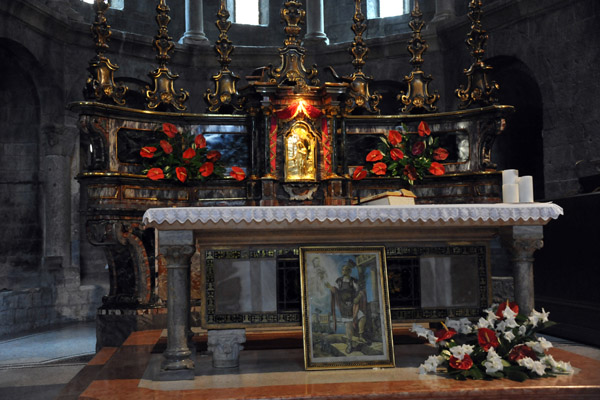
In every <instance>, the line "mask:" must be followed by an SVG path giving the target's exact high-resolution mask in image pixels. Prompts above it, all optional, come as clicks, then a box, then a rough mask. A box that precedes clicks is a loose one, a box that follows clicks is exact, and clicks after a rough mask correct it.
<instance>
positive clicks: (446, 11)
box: [431, 0, 456, 22]
mask: <svg viewBox="0 0 600 400" xmlns="http://www.w3.org/2000/svg"><path fill="white" fill-rule="evenodd" d="M454 3H455V1H454V0H435V15H434V16H433V19H432V20H431V22H439V21H442V20H445V19H449V18H453V17H454V16H456V13H455V8H454V7H455V5H454Z"/></svg>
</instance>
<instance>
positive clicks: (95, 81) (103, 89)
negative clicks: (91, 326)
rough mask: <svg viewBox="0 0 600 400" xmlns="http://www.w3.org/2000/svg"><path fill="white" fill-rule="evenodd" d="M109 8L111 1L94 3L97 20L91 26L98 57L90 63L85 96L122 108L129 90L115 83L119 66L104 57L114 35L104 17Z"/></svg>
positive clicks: (101, 0)
mask: <svg viewBox="0 0 600 400" xmlns="http://www.w3.org/2000/svg"><path fill="white" fill-rule="evenodd" d="M108 7H110V1H109V0H95V1H94V11H95V12H96V19H95V20H94V23H93V24H92V26H91V31H92V34H93V36H94V42H95V44H96V56H95V57H94V58H92V59H91V60H90V61H89V66H88V71H89V73H90V76H89V77H88V78H87V81H86V86H85V89H84V90H83V96H84V98H85V99H87V100H93V101H99V102H114V103H116V104H118V105H121V106H122V105H125V99H124V96H125V94H126V93H127V90H128V88H127V86H124V85H123V84H121V83H119V84H116V83H115V81H114V72H115V71H116V70H118V69H119V66H118V65H116V64H113V63H111V62H110V60H109V59H108V58H107V57H105V56H104V52H105V51H107V50H108V41H109V40H110V36H111V35H112V32H111V30H110V25H108V20H107V19H106V17H105V16H104V13H105V12H106V10H107V9H108Z"/></svg>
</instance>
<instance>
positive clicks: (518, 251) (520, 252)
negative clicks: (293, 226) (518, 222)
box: [511, 239, 544, 263]
mask: <svg viewBox="0 0 600 400" xmlns="http://www.w3.org/2000/svg"><path fill="white" fill-rule="evenodd" d="M511 245H512V246H511V253H512V255H513V261H516V262H527V263H533V260H534V258H533V253H534V252H535V251H536V250H539V249H541V248H542V247H544V241H543V240H542V239H516V240H513V241H512V244H511Z"/></svg>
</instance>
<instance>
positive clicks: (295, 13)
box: [281, 0, 306, 46]
mask: <svg viewBox="0 0 600 400" xmlns="http://www.w3.org/2000/svg"><path fill="white" fill-rule="evenodd" d="M283 6H284V7H283V8H282V9H281V20H282V22H284V23H285V24H286V26H285V28H284V29H283V30H284V31H285V34H286V35H287V39H285V41H284V42H283V43H284V44H285V45H286V46H298V45H300V40H298V36H299V35H300V31H301V30H302V28H301V27H300V24H303V23H304V20H305V18H306V11H305V10H304V9H302V3H301V2H300V1H296V0H290V1H286V2H285V3H284V5H283Z"/></svg>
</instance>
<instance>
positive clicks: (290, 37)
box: [267, 0, 319, 93]
mask: <svg viewBox="0 0 600 400" xmlns="http://www.w3.org/2000/svg"><path fill="white" fill-rule="evenodd" d="M305 17H306V11H304V10H303V9H302V2H300V1H297V0H290V1H286V2H285V3H284V5H283V8H282V9H281V20H282V22H283V23H285V28H284V31H285V33H286V35H287V38H286V39H285V41H284V45H285V46H284V47H282V48H281V49H279V57H280V59H281V65H280V66H279V67H278V68H273V66H272V65H270V66H269V67H268V69H267V76H268V82H270V83H277V84H278V85H280V86H295V87H294V91H295V92H296V93H305V92H307V91H308V86H309V85H313V86H316V85H318V84H319V80H318V79H317V75H318V71H317V66H316V65H313V66H312V68H311V69H310V70H307V69H306V67H305V66H304V59H305V54H306V49H305V48H304V47H302V46H301V45H300V40H299V38H298V36H299V35H300V31H301V29H302V28H301V26H300V25H301V24H303V23H304V19H305Z"/></svg>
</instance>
